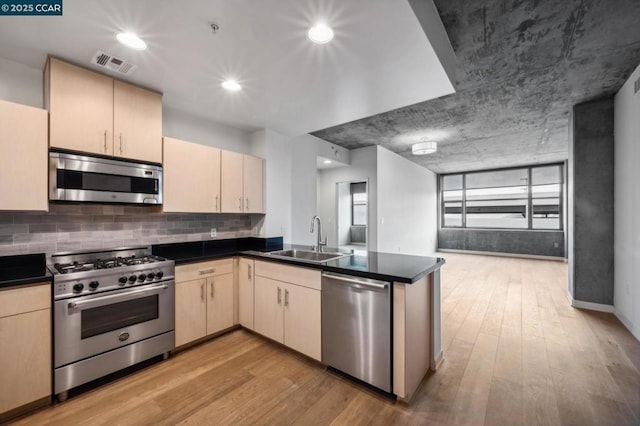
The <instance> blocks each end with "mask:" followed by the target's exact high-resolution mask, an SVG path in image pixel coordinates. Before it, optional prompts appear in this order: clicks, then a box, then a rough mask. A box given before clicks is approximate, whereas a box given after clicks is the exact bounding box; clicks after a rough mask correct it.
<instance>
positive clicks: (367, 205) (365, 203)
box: [351, 182, 369, 226]
mask: <svg viewBox="0 0 640 426" xmlns="http://www.w3.org/2000/svg"><path fill="white" fill-rule="evenodd" d="M352 183H353V182H352ZM355 183H364V184H366V182H355ZM362 194H366V196H367V198H366V200H365V201H364V202H362V203H360V202H358V203H356V202H355V197H354V194H353V193H351V226H368V223H367V222H368V217H367V214H365V223H364V224H360V223H355V217H356V215H355V206H364V208H365V212H368V209H369V194H368V191H366V192H362Z"/></svg>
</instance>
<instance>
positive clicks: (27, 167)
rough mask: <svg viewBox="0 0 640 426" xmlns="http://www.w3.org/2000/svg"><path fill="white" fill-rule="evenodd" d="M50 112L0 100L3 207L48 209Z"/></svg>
mask: <svg viewBox="0 0 640 426" xmlns="http://www.w3.org/2000/svg"><path fill="white" fill-rule="evenodd" d="M47 119H48V117H47V111H46V110H44V109H38V108H32V107H29V106H25V105H19V104H14V103H11V102H5V101H0V158H2V159H3V160H4V161H3V163H2V167H0V210H39V211H47V210H48V209H49V197H48V193H47V179H48V175H47V170H48V163H49V162H48V151H49V149H48V146H47V131H48V130H47V123H48V121H47Z"/></svg>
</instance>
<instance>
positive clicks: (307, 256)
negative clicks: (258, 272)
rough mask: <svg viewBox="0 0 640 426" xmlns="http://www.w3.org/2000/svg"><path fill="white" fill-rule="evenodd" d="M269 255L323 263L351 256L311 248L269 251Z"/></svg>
mask: <svg viewBox="0 0 640 426" xmlns="http://www.w3.org/2000/svg"><path fill="white" fill-rule="evenodd" d="M267 254H268V255H269V256H273V257H281V258H284V259H296V260H304V261H306V262H313V263H323V262H328V261H330V260H335V259H340V258H341V257H345V256H351V255H350V254H345V253H319V252H317V251H310V250H298V249H293V250H280V251H272V252H269V253H267Z"/></svg>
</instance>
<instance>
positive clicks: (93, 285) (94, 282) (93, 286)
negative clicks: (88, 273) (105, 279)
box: [89, 281, 100, 290]
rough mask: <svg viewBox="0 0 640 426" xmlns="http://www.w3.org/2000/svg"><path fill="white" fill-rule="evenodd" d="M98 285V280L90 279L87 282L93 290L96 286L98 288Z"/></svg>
mask: <svg viewBox="0 0 640 426" xmlns="http://www.w3.org/2000/svg"><path fill="white" fill-rule="evenodd" d="M99 285H100V283H99V282H98V281H91V282H90V283H89V287H90V288H91V290H95V289H96V288H98V286H99Z"/></svg>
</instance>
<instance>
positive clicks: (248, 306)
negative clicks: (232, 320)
mask: <svg viewBox="0 0 640 426" xmlns="http://www.w3.org/2000/svg"><path fill="white" fill-rule="evenodd" d="M253 271H254V269H253V260H252V259H245V258H241V259H240V261H239V262H238V319H239V321H240V325H242V326H243V327H246V328H248V329H250V330H253V310H254V307H253V289H254V286H253V277H254V275H253Z"/></svg>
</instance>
